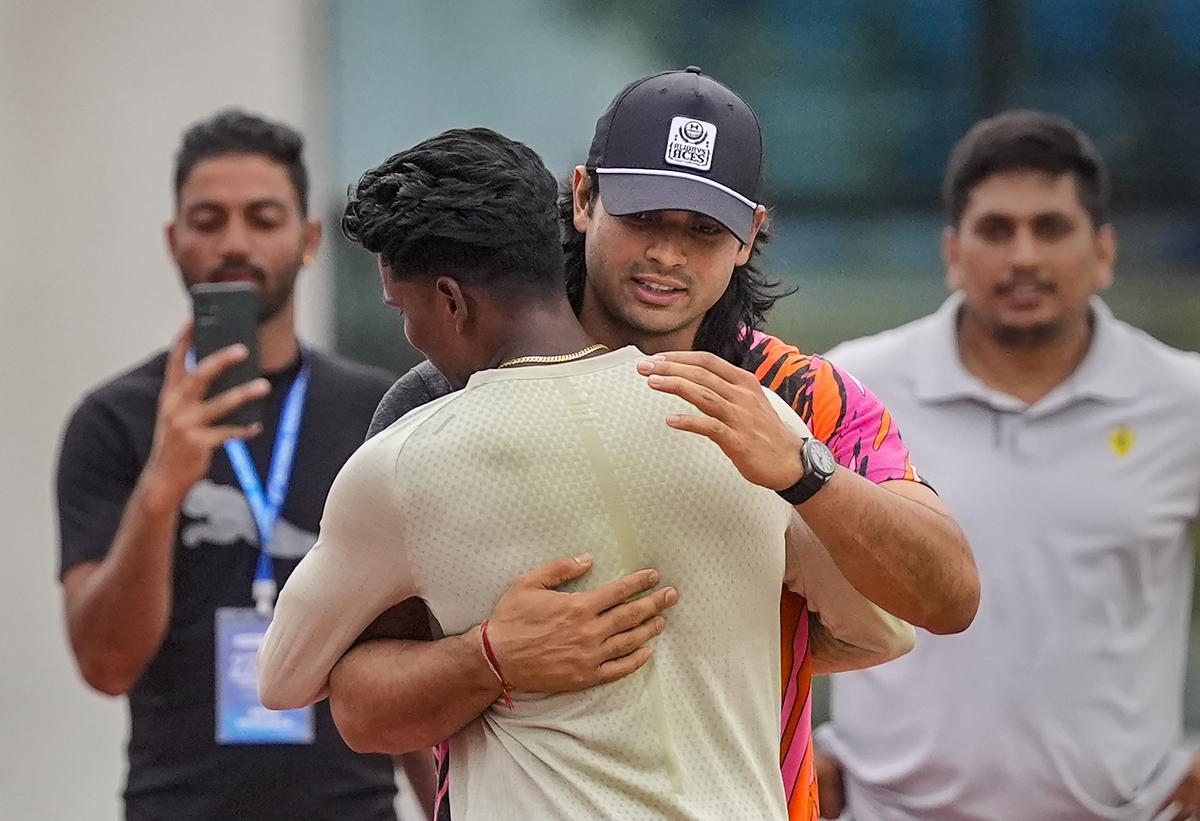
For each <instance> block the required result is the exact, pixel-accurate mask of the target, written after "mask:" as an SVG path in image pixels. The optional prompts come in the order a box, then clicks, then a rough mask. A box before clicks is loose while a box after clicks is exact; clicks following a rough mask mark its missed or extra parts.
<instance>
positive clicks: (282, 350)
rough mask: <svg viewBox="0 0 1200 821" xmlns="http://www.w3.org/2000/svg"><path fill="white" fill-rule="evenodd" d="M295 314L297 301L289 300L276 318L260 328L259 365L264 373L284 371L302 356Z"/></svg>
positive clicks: (264, 323)
mask: <svg viewBox="0 0 1200 821" xmlns="http://www.w3.org/2000/svg"><path fill="white" fill-rule="evenodd" d="M295 313H296V311H295V301H294V300H291V299H289V300H288V301H287V304H286V305H284V306H283V307H282V308H280V309H279V312H278V313H276V314H275V316H273V317H271V318H270V319H268V320H267V321H266V322H263V323H262V324H260V325H259V326H258V363H259V368H260V369H261V370H262V372H263V373H275V372H276V371H282V370H283V369H284V368H286V367H287V366H288V365H291V364H292V363H293V362H295V361H296V357H297V356H299V355H300V340H299V339H297V338H296V316H295Z"/></svg>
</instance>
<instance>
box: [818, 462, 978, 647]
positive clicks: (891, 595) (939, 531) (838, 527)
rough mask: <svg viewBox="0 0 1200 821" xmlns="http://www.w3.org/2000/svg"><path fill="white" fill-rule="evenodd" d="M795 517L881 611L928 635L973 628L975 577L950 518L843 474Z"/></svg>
mask: <svg viewBox="0 0 1200 821" xmlns="http://www.w3.org/2000/svg"><path fill="white" fill-rule="evenodd" d="M797 510H798V511H799V512H800V513H801V515H802V516H803V517H804V520H805V522H806V523H807V524H808V526H809V527H810V528H812V530H813V532H814V533H815V534H816V536H817V537H818V538H819V539H820V540H821V542H822V543H823V544H824V545H825V547H826V549H827V550H828V551H829V554H830V555H831V556H832V557H833V560H834V562H836V564H837V566H838V569H839V570H841V572H842V574H843V575H844V576H845V577H846V579H847V580H848V581H849V582H850V583H851V584H852V585H853V586H854V587H855V588H856V589H857V590H858V591H859V592H860V593H862V594H863V595H864V596H866V597H867V598H868V599H870V600H871V601H872V602H874V603H875V604H877V605H878V606H879V607H881V608H883V609H884V610H886V611H887V612H889V613H891V614H892V615H894V616H897V617H899V618H901V619H904V620H905V621H907V622H909V623H911V624H914V625H916V626H918V627H923V628H925V629H926V630H929V631H930V632H932V633H956V632H960V631H962V630H965V629H966V628H967V626H968V625H970V623H971V620H972V619H973V618H974V615H975V610H976V608H977V607H978V605H979V577H978V574H977V572H976V570H975V564H974V560H973V559H972V556H971V551H970V547H969V546H968V545H967V541H966V538H965V537H964V536H963V534H962V531H961V530H960V529H959V528H958V525H957V524H955V522H954V520H953V519H952V518H950V517H949V516H948V515H946V514H944V513H942V512H940V511H938V510H935V509H934V508H933V507H931V506H928V505H925V504H923V503H921V502H920V501H917V500H914V499H910V498H906V497H905V496H902V495H901V494H899V493H896V492H893V491H891V490H888V489H886V488H884V487H881V486H879V485H876V484H874V483H872V482H870V481H868V480H867V479H864V478H863V477H861V476H859V475H858V474H856V473H853V472H852V471H848V470H845V469H839V470H838V471H837V473H836V474H835V475H834V477H833V479H831V480H830V482H829V484H828V485H827V486H826V487H825V488H824V489H822V490H821V492H820V493H818V494H816V495H815V496H813V498H811V499H810V500H808V501H807V502H805V503H804V504H802V505H800V506H799V507H797Z"/></svg>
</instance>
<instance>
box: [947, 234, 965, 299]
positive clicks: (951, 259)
mask: <svg viewBox="0 0 1200 821" xmlns="http://www.w3.org/2000/svg"><path fill="white" fill-rule="evenodd" d="M942 263H943V264H944V265H945V266H946V288H947V289H949V290H950V291H958V290H960V289H961V288H962V287H963V275H962V268H961V267H960V266H959V247H958V229H957V228H955V227H954V226H953V225H947V226H946V227H945V228H943V229H942Z"/></svg>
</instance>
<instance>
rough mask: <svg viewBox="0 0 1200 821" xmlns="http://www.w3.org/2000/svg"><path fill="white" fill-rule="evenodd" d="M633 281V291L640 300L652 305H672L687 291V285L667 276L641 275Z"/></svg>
mask: <svg viewBox="0 0 1200 821" xmlns="http://www.w3.org/2000/svg"><path fill="white" fill-rule="evenodd" d="M632 281H633V291H634V294H635V295H636V296H637V298H638V300H640V301H641V302H645V303H648V304H650V305H658V306H664V305H671V304H673V303H675V302H677V301H679V300H680V299H682V298H683V296H684V295H685V294H686V293H687V288H686V287H684V286H683V285H681V284H680V283H679V282H677V281H675V280H672V279H667V278H665V277H658V276H649V275H640V276H636V277H634V278H633V280H632Z"/></svg>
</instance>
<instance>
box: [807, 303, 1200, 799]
mask: <svg viewBox="0 0 1200 821" xmlns="http://www.w3.org/2000/svg"><path fill="white" fill-rule="evenodd" d="M960 305H961V298H960V297H959V296H958V295H955V296H953V297H951V298H950V299H949V300H948V301H947V302H946V303H945V304H944V305H943V306H942V307H941V309H940V310H938V311H937V312H936V313H935V314H933V315H931V316H928V317H925V318H923V319H920V320H917V321H916V322H913V323H910V324H908V325H905V326H903V327H900V328H897V329H895V330H892V331H888V332H886V333H882V334H879V335H877V336H873V337H870V338H865V339H859V340H855V341H852V342H848V343H845V344H843V345H841V346H839V347H838V348H836V349H835V350H834V351H832V352H831V353H830V354H829V358H830V359H831V360H832V361H833V362H834V363H836V364H837V365H839V366H842V367H845V368H847V369H848V370H850V371H851V372H853V373H855V374H856V375H858V376H859V377H861V378H862V379H863V381H864V382H866V383H867V384H869V385H870V386H871V388H872V389H873V390H874V391H875V392H876V393H877V394H878V396H879V397H880V399H882V400H883V401H884V402H885V403H886V404H887V406H888V407H889V408H890V409H891V411H892V414H893V416H894V417H895V418H896V420H897V421H898V423H899V424H900V425H901V427H902V428H903V430H904V438H905V441H906V443H907V444H908V446H909V448H910V449H911V451H912V453H913V454H914V458H916V459H919V460H920V464H921V468H922V473H923V474H924V475H925V477H926V478H927V479H928V480H929V481H930V483H931V484H932V485H933V486H934V487H935V488H937V490H938V492H939V493H940V494H941V496H942V498H943V499H944V500H945V501H946V502H947V504H948V505H949V506H950V508H951V510H952V511H953V513H954V515H955V517H956V518H957V520H958V522H959V524H960V525H961V526H962V528H963V530H964V531H965V532H966V535H967V538H968V539H969V540H970V543H971V546H972V547H973V549H974V551H975V557H976V561H977V563H978V566H979V575H980V581H981V586H982V598H981V601H980V608H979V614H978V615H977V616H976V618H975V622H974V624H973V625H972V626H971V628H970V629H969V630H967V631H966V632H965V633H963V634H961V635H957V636H947V637H930V636H923V637H922V639H921V640H920V641H919V642H918V644H917V648H916V650H914V651H913V652H912V653H910V654H909V655H908V656H906V657H904V658H901V659H899V660H897V661H895V662H892V663H890V664H888V665H885V666H883V667H879V668H876V669H873V670H869V671H862V672H855V673H847V674H843V675H839V676H836V677H835V678H834V681H833V705H832V707H833V721H832V722H831V723H830V724H827V725H825V726H824V727H822V728H821V729H820V730H819V732H818V734H817V739H818V744H819V745H820V746H822V747H824V748H825V749H827V750H829V751H830V752H831V753H833V754H834V755H835V756H837V757H838V758H839V759H840V760H841V761H842V762H843V763H844V765H845V767H846V780H847V787H848V791H849V792H848V800H849V807H850V810H851V812H852V814H853V817H854V818H855V821H885V820H886V821H899V819H905V820H906V821H907V819H920V821H960V819H961V821H966V819H997V821H999V820H1000V819H1003V821H1042V820H1043V819H1055V820H1056V821H1074V819H1079V821H1083V819H1096V818H1104V819H1122V820H1123V821H1125V820H1127V819H1146V818H1149V817H1151V815H1152V814H1153V811H1154V810H1155V809H1156V808H1157V807H1158V806H1159V805H1160V804H1161V803H1162V801H1163V800H1164V798H1165V797H1166V796H1167V795H1168V794H1169V793H1170V792H1171V791H1172V790H1173V789H1174V787H1175V786H1176V785H1177V783H1178V782H1179V780H1180V779H1181V778H1182V776H1183V773H1184V771H1185V769H1186V767H1187V765H1188V762H1189V756H1188V753H1187V751H1185V749H1184V748H1183V746H1182V735H1183V722H1182V691H1183V676H1184V665H1185V660H1186V652H1187V635H1188V626H1189V614H1190V605H1191V596H1192V564H1193V562H1192V546H1191V543H1190V538H1189V527H1190V526H1191V525H1192V524H1193V523H1194V522H1195V520H1196V518H1197V513H1198V509H1200V355H1197V354H1195V353H1185V352H1181V351H1178V350H1175V349H1173V348H1169V347H1167V346H1166V345H1163V344H1162V343H1160V342H1158V341H1156V340H1155V339H1153V338H1152V337H1150V336H1149V335H1148V334H1146V333H1144V332H1142V331H1140V330H1138V329H1136V328H1133V327H1131V326H1129V325H1127V324H1126V323H1124V322H1120V321H1118V320H1116V319H1114V318H1113V316H1112V313H1111V312H1110V311H1109V310H1108V308H1107V307H1106V306H1105V305H1104V304H1103V303H1102V302H1101V301H1100V300H1099V299H1095V300H1093V303H1092V311H1093V315H1094V317H1095V335H1094V337H1093V341H1092V345H1091V349H1090V350H1089V351H1088V353H1087V355H1086V357H1085V358H1084V360H1083V362H1082V363H1081V364H1080V366H1079V368H1078V369H1077V370H1076V372H1075V373H1074V374H1073V375H1072V376H1071V377H1070V378H1069V379H1068V380H1067V381H1066V382H1064V383H1063V384H1061V385H1059V386H1058V387H1056V388H1055V389H1054V390H1053V391H1051V392H1050V393H1049V394H1048V395H1046V396H1045V397H1044V398H1042V399H1041V400H1039V401H1038V402H1037V403H1035V404H1034V405H1032V406H1027V405H1025V404H1024V403H1023V402H1021V401H1019V400H1017V399H1016V398H1014V397H1012V396H1008V395H1005V394H1001V393H999V392H997V391H994V390H991V389H989V388H988V387H986V386H985V385H984V384H983V383H982V382H981V381H980V380H978V379H977V378H975V377H974V376H972V375H971V374H969V373H968V372H967V370H966V369H965V367H964V366H963V364H962V361H961V360H960V358H959V356H958V346H957V338H956V333H955V326H956V320H957V315H958V310H959V306H960Z"/></svg>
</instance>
